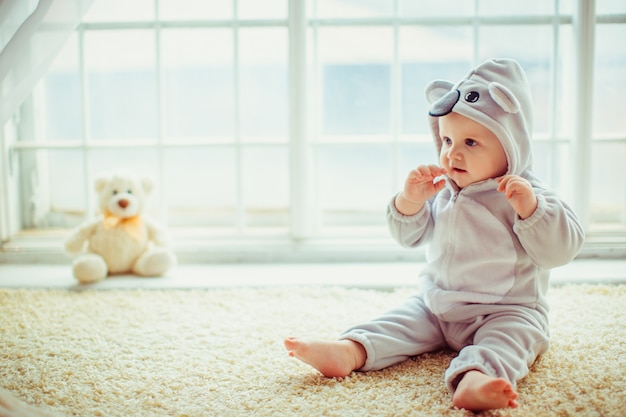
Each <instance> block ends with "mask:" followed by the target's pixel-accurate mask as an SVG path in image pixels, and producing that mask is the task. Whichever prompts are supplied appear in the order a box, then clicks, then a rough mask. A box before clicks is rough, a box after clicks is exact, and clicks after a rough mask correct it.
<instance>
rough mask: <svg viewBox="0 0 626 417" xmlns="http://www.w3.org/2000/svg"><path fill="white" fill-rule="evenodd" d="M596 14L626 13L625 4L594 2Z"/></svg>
mask: <svg viewBox="0 0 626 417" xmlns="http://www.w3.org/2000/svg"><path fill="white" fill-rule="evenodd" d="M596 13H598V14H605V13H626V2H625V1H624V0H596ZM596 45H597V43H596Z"/></svg>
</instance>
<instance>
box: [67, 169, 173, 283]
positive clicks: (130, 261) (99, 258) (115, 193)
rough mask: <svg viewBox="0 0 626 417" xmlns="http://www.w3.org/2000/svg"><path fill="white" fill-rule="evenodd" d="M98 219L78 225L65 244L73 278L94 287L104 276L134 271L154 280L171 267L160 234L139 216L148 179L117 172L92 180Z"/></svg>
mask: <svg viewBox="0 0 626 417" xmlns="http://www.w3.org/2000/svg"><path fill="white" fill-rule="evenodd" d="M95 189H96V192H97V193H98V202H99V208H100V210H101V212H102V215H100V216H98V217H97V218H95V219H92V220H89V221H86V222H85V223H84V224H82V225H80V226H78V227H77V228H76V229H75V230H74V231H73V232H72V234H71V235H70V236H69V237H68V239H67V240H66V242H65V249H66V250H67V252H69V253H70V254H79V256H78V257H77V258H76V259H75V260H74V262H73V272H74V277H76V279H77V280H78V281H79V282H80V283H81V284H87V283H93V282H98V281H101V280H103V279H105V278H106V277H107V276H108V275H112V274H123V273H134V274H137V275H141V276H159V275H162V274H164V273H165V272H166V271H167V270H169V269H170V268H171V267H172V266H174V264H175V263H176V256H175V255H174V253H173V252H172V251H171V250H170V249H169V248H168V247H167V243H166V240H165V234H164V231H163V230H162V229H161V227H159V225H158V224H157V223H155V222H154V221H152V220H150V219H148V218H147V217H146V216H143V215H142V212H143V210H144V207H145V204H146V201H147V199H148V195H149V194H150V192H151V191H152V181H151V180H150V179H149V178H139V177H137V176H136V175H134V174H133V173H130V172H125V171H119V172H116V173H113V174H111V175H103V176H100V177H98V178H97V179H96V181H95Z"/></svg>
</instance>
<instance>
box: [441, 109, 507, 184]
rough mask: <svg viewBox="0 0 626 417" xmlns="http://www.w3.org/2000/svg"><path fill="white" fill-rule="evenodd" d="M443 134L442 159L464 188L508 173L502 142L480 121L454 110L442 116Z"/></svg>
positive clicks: (454, 179)
mask: <svg viewBox="0 0 626 417" xmlns="http://www.w3.org/2000/svg"><path fill="white" fill-rule="evenodd" d="M439 134H440V136H441V142H442V146H441V153H440V154H439V163H440V164H441V167H442V168H443V169H445V170H446V172H447V174H448V177H449V178H450V179H451V180H452V181H454V182H455V183H456V184H457V185H458V186H459V187H460V188H463V187H466V186H468V185H470V184H473V183H475V182H479V181H483V180H486V179H488V178H496V177H499V176H502V175H504V174H505V173H506V171H507V167H508V164H507V160H506V154H505V153H504V149H503V148H502V144H501V143H500V141H499V140H498V138H497V137H496V135H494V134H493V133H492V132H491V130H489V129H487V128H486V127H485V126H483V125H481V124H480V123H477V122H475V121H473V120H472V119H469V118H467V117H465V116H461V115H460V114H458V113H454V112H452V113H449V114H447V115H445V116H442V117H440V118H439Z"/></svg>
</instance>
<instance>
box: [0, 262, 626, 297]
mask: <svg viewBox="0 0 626 417" xmlns="http://www.w3.org/2000/svg"><path fill="white" fill-rule="evenodd" d="M423 266H424V264H423V263H421V262H393V263H389V262H384V263H363V262H358V263H238V264H237V263H235V264H183V265H178V266H177V267H175V268H174V269H172V270H171V271H170V272H169V273H168V274H167V275H166V276H164V277H159V278H139V277H134V276H130V275H122V276H115V277H110V278H108V279H106V280H105V281H102V282H100V283H98V284H94V285H86V286H80V285H78V283H77V282H76V280H75V279H74V278H73V277H72V272H71V265H70V263H69V262H68V263H67V264H66V265H58V264H57V265H50V264H38V265H24V264H21V265H16V264H0V288H54V289H142V288H143V289H167V288H183V289H191V288H228V287H266V286H345V287H357V288H371V289H380V290H385V289H390V288H396V287H410V286H415V285H416V284H417V275H418V273H419V271H420V269H421V268H422V267H423ZM569 283H576V284H580V283H594V284H600V283H602V284H618V283H626V259H619V260H618V259H613V260H598V259H579V260H575V261H573V262H572V263H570V264H568V265H565V266H562V267H559V268H555V269H554V270H553V271H552V277H551V284H552V285H553V286H558V285H564V284H569Z"/></svg>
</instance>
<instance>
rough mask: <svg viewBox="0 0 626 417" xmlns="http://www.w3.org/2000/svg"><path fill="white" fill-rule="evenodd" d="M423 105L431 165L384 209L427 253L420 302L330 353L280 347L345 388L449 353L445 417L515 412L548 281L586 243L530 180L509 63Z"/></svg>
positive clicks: (527, 115)
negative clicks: (452, 411)
mask: <svg viewBox="0 0 626 417" xmlns="http://www.w3.org/2000/svg"><path fill="white" fill-rule="evenodd" d="M426 96H427V99H428V100H429V102H430V103H431V108H430V111H429V120H430V124H431V128H432V131H433V136H434V140H435V145H436V148H437V151H438V153H439V165H423V166H419V167H417V168H416V169H414V170H412V171H411V172H410V173H409V175H408V177H407V179H406V181H405V183H404V187H403V189H402V191H401V192H399V193H398V194H397V195H396V196H395V197H394V199H393V200H392V201H391V202H390V204H389V206H388V209H387V219H388V224H389V228H390V230H391V234H392V236H393V237H394V238H395V239H396V240H397V241H398V242H399V243H400V244H402V245H404V246H407V247H416V246H419V245H422V244H426V243H428V244H429V245H428V249H427V252H426V258H427V265H426V267H425V268H424V270H423V271H422V272H421V274H420V286H419V288H420V292H419V293H418V294H416V295H414V296H413V297H411V298H409V299H408V300H407V301H406V302H405V303H404V304H403V305H401V306H399V307H397V308H395V309H393V310H391V311H389V312H387V313H386V314H384V315H382V316H381V317H380V318H378V319H375V320H372V321H370V322H366V323H363V324H361V325H358V326H355V327H353V328H351V329H348V330H347V331H346V332H344V333H343V334H342V335H341V336H340V337H339V339H338V340H336V341H326V340H309V339H299V338H294V337H289V338H287V339H286V340H285V342H284V343H285V347H286V348H287V350H288V351H289V355H290V356H293V357H296V358H298V359H300V360H301V361H303V362H305V363H307V364H309V365H311V366H312V367H314V368H316V369H317V370H319V371H320V372H321V373H322V374H324V375H325V376H327V377H343V376H347V375H349V374H350V373H351V372H352V371H354V370H358V371H371V370H378V369H382V368H385V367H388V366H391V365H394V364H397V363H399V362H401V361H404V360H406V359H407V358H409V357H412V356H416V355H419V354H421V353H425V352H430V351H433V350H437V349H440V348H443V347H446V346H447V347H449V348H452V349H454V350H456V351H458V352H459V353H458V356H456V357H455V358H454V359H453V360H452V362H451V363H450V366H449V368H448V369H447V370H446V373H445V381H446V384H447V386H448V388H449V389H450V391H451V392H452V402H453V404H454V405H455V406H457V407H458V408H464V409H467V410H473V411H479V410H486V409H494V408H506V407H517V406H518V403H517V392H516V384H517V381H519V380H520V379H522V378H523V377H524V376H525V375H526V374H527V373H528V368H529V366H530V365H531V364H532V363H533V362H534V361H535V360H536V358H537V357H538V356H539V355H540V354H542V353H544V352H546V351H547V349H548V344H549V330H548V305H547V302H546V292H547V290H548V278H549V270H550V268H553V267H556V266H559V265H563V264H566V263H568V262H570V261H571V260H572V259H573V258H574V257H575V256H576V254H577V253H578V251H579V250H580V248H581V246H582V244H583V241H584V232H583V229H582V227H581V224H580V223H579V221H578V219H577V217H576V215H575V214H574V213H573V211H572V209H571V208H570V207H569V206H568V205H567V204H566V203H565V202H563V201H562V200H560V199H559V198H558V197H557V196H556V194H555V193H554V192H553V191H551V190H550V189H548V188H546V187H545V186H544V185H543V184H542V183H541V182H540V181H539V180H538V179H537V178H536V177H535V176H534V175H533V174H532V173H531V166H532V152H531V132H532V106H531V97H530V88H529V85H528V81H527V79H526V75H525V74H524V71H523V70H522V68H521V67H520V65H519V64H518V63H517V62H516V61H514V60H511V59H493V60H489V61H486V62H484V63H483V64H481V65H479V66H478V67H477V68H475V69H474V70H472V71H471V72H470V73H469V74H468V75H467V76H466V77H465V78H464V79H462V80H461V81H459V82H458V83H456V84H452V83H451V82H447V81H433V82H431V83H430V84H429V85H428V86H427V88H426Z"/></svg>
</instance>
